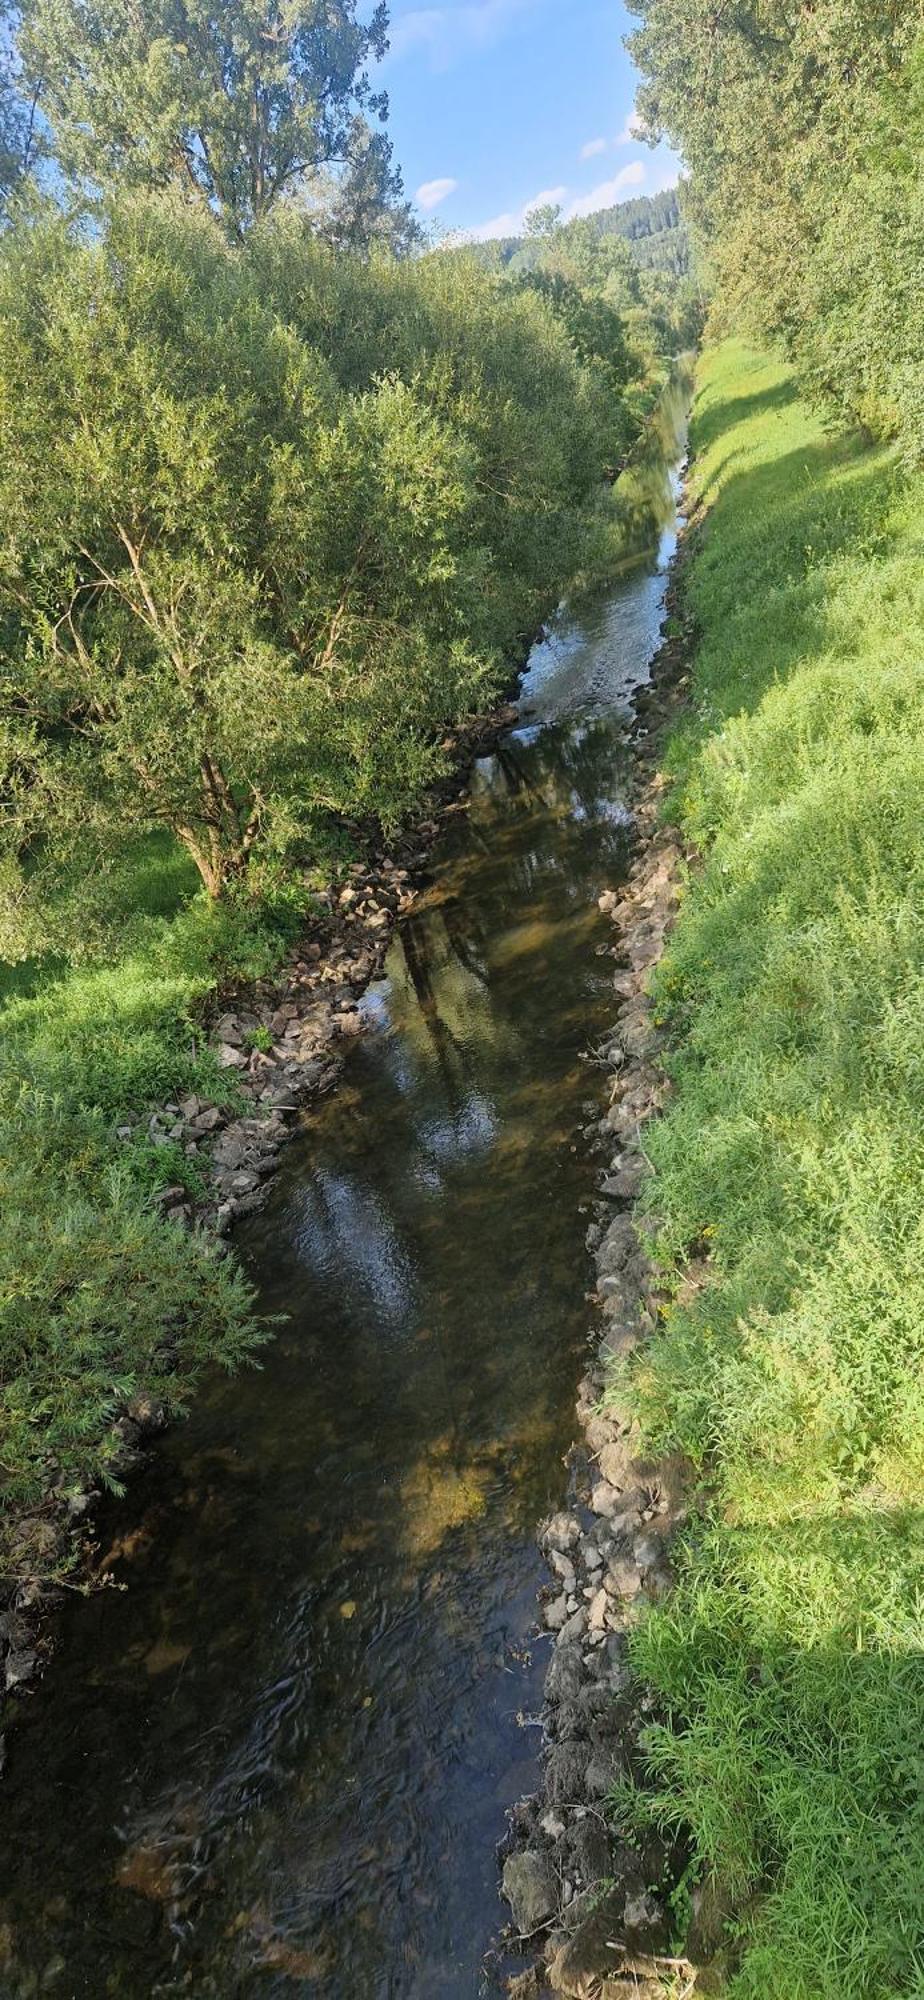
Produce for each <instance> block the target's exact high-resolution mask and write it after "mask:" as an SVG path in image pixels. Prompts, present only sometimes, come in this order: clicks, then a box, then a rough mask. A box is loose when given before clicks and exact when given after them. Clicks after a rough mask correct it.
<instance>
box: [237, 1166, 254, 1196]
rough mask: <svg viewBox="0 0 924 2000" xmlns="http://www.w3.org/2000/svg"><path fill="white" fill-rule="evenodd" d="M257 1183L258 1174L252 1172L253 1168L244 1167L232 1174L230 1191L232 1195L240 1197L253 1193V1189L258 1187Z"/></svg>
mask: <svg viewBox="0 0 924 2000" xmlns="http://www.w3.org/2000/svg"><path fill="white" fill-rule="evenodd" d="M259 1185H260V1176H259V1174H257V1173H254V1172H253V1170H252V1169H251V1168H249V1167H248V1168H246V1169H245V1171H244V1172H242V1173H239V1174H234V1175H233V1177H232V1180H231V1192H232V1194H233V1195H235V1196H237V1197H238V1199H240V1197H241V1196H242V1195H248V1194H253V1192H254V1190H255V1189H256V1188H258V1187H259Z"/></svg>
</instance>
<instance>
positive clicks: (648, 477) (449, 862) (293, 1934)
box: [0, 389, 684, 2000]
mask: <svg viewBox="0 0 924 2000" xmlns="http://www.w3.org/2000/svg"><path fill="white" fill-rule="evenodd" d="M683 409H684V405H683V397H682V395H681V393H680V391H679V389H678V390H676V391H674V392H669V393H668V395H667V396H666V397H665V399H664V403H663V406H662V413H661V414H662V424H661V431H662V433H663V437H662V443H663V451H662V450H660V449H659V450H658V451H657V452H656V453H655V454H654V456H653V460H652V463H651V464H649V465H648V467H647V468H646V469H645V472H644V476H643V477H641V478H639V479H638V480H637V481H636V482H635V498H636V499H637V501H638V502H639V512H640V513H641V501H642V499H643V498H644V499H645V501H646V502H647V500H648V499H649V498H651V497H653V498H654V500H655V503H656V508H657V516H658V518H657V527H656V528H654V527H651V528H650V529H649V532H648V534H647V536H646V537H645V545H644V549H643V550H642V551H641V552H639V553H638V555H637V556H636V557H635V559H634V560H633V561H632V563H631V564H629V565H627V568H626V570H625V573H624V575H623V577H622V579H621V581H620V582H619V584H618V585H617V586H616V587H615V588H613V589H612V590H610V591H609V592H608V593H607V594H606V595H605V596H603V597H601V598H599V599H597V600H595V601H594V602H593V603H592V604H591V605H590V606H585V607H583V608H582V609H581V611H580V613H579V614H576V615H572V616H568V617H562V618H561V619H560V620H559V622H558V623H557V625H556V627H555V629H554V630H553V631H552V632H551V633H550V635H549V636H548V637H547V638H546V639H544V640H543V641H542V642H541V643H540V644H539V645H537V647H536V648H535V649H534V651H533V653H532V655H531V659H530V663H529V668H528V672H527V675H526V678H525V680H524V682H523V685H522V689H521V695H520V702H519V720H518V724H517V726H516V727H515V728H514V729H513V730H512V731H511V732H510V733H509V735H507V736H506V737H505V738H504V740H503V741H502V743H501V744H500V746H499V748H498V750H497V752H496V754H495V755H493V756H492V757H490V758H488V759H485V760H483V761H482V762H480V763H479V764H478V765H477V766H476V768H475V770H474V772H473V774H472V778H471V782H470V785H469V788H468V792H467V795H466V802H465V809H462V810H458V811H456V812H455V813H453V814H452V815H451V816H450V817H449V819H448V821H447V825H446V830H445V832H444V833H443V835H442V836H441V839H440V843H439V846H438V849H437V852H436V855H435V858H434V865H433V874H432V881H431V885H430V887H429V888H428V889H427V890H426V891H425V892H424V894H423V895H422V896H421V898H420V901H419V903H418V904H417V906H416V908H415V912H414V914H413V916H412V917H411V919H410V920H409V921H407V922H406V923H405V925H404V927H403V929H402V930H401V932H400V934H399V936H398V937H397V939H396V941H395V942H394V944H393V946H392V948H391V952H390V956H389V959H388V963H387V967H386V976H385V978H384V979H383V980H382V981H381V982H380V983H378V984H377V985H376V986H375V987H374V988H373V989H371V990H370V992H369V993H368V994H367V996H366V999H365V1002H364V1007H365V1012H366V1014H367V1017H368V1033H367V1034H366V1035H365V1036H364V1037H363V1038H362V1039H361V1040H360V1041H358V1042H357V1043H356V1045H355V1046H353V1047H352V1048H351V1049H350V1052H349V1056H348V1059H347V1063H346V1068H345V1071H344V1075H343V1078H342V1080H341V1082H340V1084H339V1086H338V1088H337V1090H336V1091H335V1092H334V1093H333V1094H332V1095H331V1096H330V1097H329V1098H327V1099H325V1100H323V1101H321V1102H319V1103H318V1104H317V1105H315V1106H314V1107H313V1108H311V1109H310V1110H309V1111H308V1112H307V1113H306V1115H305V1116H304V1118H303V1121H302V1124H301V1127H300V1131H299V1134H298V1136H297V1138H296V1139H295V1140H294V1141H293V1143H292V1144H291V1146H290V1147H289V1149H288V1151H287V1153H286V1155H285V1161H284V1165H283V1168H282V1171H281V1172H280V1174H279V1176H278V1177H277V1180H276V1182H275V1184H274V1188H273V1193H272V1195H271V1198H270V1202H269V1205H268V1206H267V1208H266V1209H265V1210H264V1212H263V1213H262V1215H261V1216H260V1217H259V1218H258V1219H256V1220H255V1221H254V1222H253V1223H251V1224H250V1225H248V1226H247V1228H246V1229H243V1230H242V1231H241V1232H240V1236H239V1246H240V1248H241V1250H242V1252H243V1254H244V1256H245V1257H246V1259H247V1262H248V1264H249V1266H250V1268H251V1270H252V1271H253V1273H254V1275H255V1277H256V1279H257V1281H258V1283H259V1287H260V1293H261V1298H262V1303H263V1305H264V1306H265V1308H266V1309H267V1310H268V1311H270V1312H273V1313H280V1314H284V1315H285V1319H284V1321H283V1323H282V1325H281V1328H280V1331H279V1333H278V1335H277V1337H276V1339H275V1340H274V1341H273V1343H272V1345H271V1346H269V1347H268V1348H267V1349H266V1350H265V1351H264V1354H263V1356H262V1366H261V1368H260V1370H259V1371H249V1372H247V1373H245V1374H244V1375H242V1376H239V1377H237V1378H236V1379H234V1380H232V1381H228V1380H225V1379H220V1380H215V1381H212V1382H210V1383H209V1384H208V1385H206V1387H205V1389H204V1390H203V1392H202V1394H201V1395H200V1397H199V1399H198V1400H197V1402H196V1405H195V1409H194V1412H193V1414H192V1416H191V1417H190V1419H189V1421H188V1422H187V1423H185V1424H183V1425H180V1426H178V1427H176V1428H175V1429H174V1430H172V1431H171V1432H170V1433H168V1434H167V1435H166V1436H165V1437H164V1438H163V1439H161V1440H160V1441H159V1442H158V1444H157V1445H156V1446H155V1448H154V1450H153V1451H152V1452H151V1454H150V1457H149V1459H148V1461H147V1463H146V1466H145V1468H144V1470H143V1471H142V1472H141V1474H140V1475H139V1476H138V1477H136V1478H135V1480H134V1481H133V1484H132V1489H131V1493H130V1495H129V1497H128V1499H127V1500H126V1501H124V1502H123V1503H121V1504H120V1505H119V1506H118V1507H115V1506H113V1507H111V1508H110V1509H109V1510H108V1511H107V1514H106V1518H105V1522H104V1528H105V1533H106V1536H107V1539H108V1540H109V1541H111V1543H112V1549H111V1574H112V1578H113V1582H114V1585H115V1586H116V1587H114V1588H112V1589H109V1590H105V1591H103V1592H101V1593H99V1594H97V1595H96V1596H94V1597H92V1598H90V1599H89V1600H83V1599H80V1598H74V1599H73V1601H72V1603H71V1605H70V1608H69V1610H68V1612H67V1615H66V1618H65V1621H64V1631H63V1639H62V1647H61V1650H60V1652H59V1654H58V1656H57V1658H56V1660H55V1662H54V1663H53V1665H52V1667H51V1669H50V1671H49V1672H48V1674H47V1675H46V1678H45V1680H44V1683H43V1684H42V1686H41V1687H40V1689H39V1690H38V1691H37V1692H36V1693H35V1694H33V1695H32V1696H31V1697H30V1698H28V1699H27V1700H25V1701H24V1702H23V1703H22V1704H20V1706H19V1708H18V1711H17V1713H16V1716H15V1719H14V1721H13V1724H12V1726H11V1727H10V1729H9V1731H8V1737H7V1753H8V1772H7V1776H6V1778H5V1780H4V1786H3V1793H2V1805H3V1818H4V1836H3V1861H2V1864H0V1993H2V1994H3V1996H4V2000H27V1996H32V1995H39V1994H41V1995H44V1994H51V1995H54V1996H59V2000H70V1996H78V1995H79V1996H81V2000H83V1996H92V2000H109V1996H115V2000H148V1996H161V1995H163V1996H166V1995H191V1996H195V2000H205V1996H214V1997H215V2000H264V1996H265V2000H276V1996H278V2000H284V1996H290V1995H293V1994H296V1993H297V1994H300V1995H305V1996H315V1995H317V1996H321V1995H323V1996H324V2000H437V1996H438V2000H474V1996H476V1995H478V1994H480V1993H487V1992H490V1991H494V1990H495V1988H494V1986H493V1985H492V1983H491V1982H492V1979H493V1978H494V1976H495V1974H496V1971H497V1961H496V1960H495V1959H494V1958H493V1957H492V1956H491V1952H492V1941H493V1940H494V1939H495V1938H496V1936H497V1934H498V1932H499V1930H500V1928H501V1927H502V1924H503V1922H504V1920H505V1916H506V1912H505V1911H504V1910H503V1908H502V1906H501V1904H500V1902H499V1899H498V1888H497V1867H496V1859H495V1850H496V1846H497V1843H498V1841H499V1840H500V1838H501V1837H502V1835H503V1832H504V1826H505V1813H506V1810H507V1808H508V1807H509V1806H510V1805H511V1804H512V1803H513V1802H514V1800H515V1799H516V1798H517V1797H519V1796H520V1795H521V1794H522V1793H523V1792H524V1791H527V1790H529V1789H531V1788H532V1786H533V1784H534V1779H535V1772H536V1768H537V1766H536V1758H537V1754H538V1751H539V1748H540V1731H539V1729H538V1728H537V1726H536V1723H535V1720H534V1719H533V1718H534V1717H535V1715H536V1714H537V1712H538V1710H539V1707H540V1701H541V1686H542V1679H543V1675H544V1672H545V1668H546V1666H547V1662H548V1640H547V1638H545V1637H543V1636H538V1637H537V1632H536V1603H535V1599H536V1591H537V1589H538V1587H539V1585H540V1584H541V1583H542V1582H543V1581H544V1569H543V1565H542V1563H541V1561H540V1557H539V1554H538V1551H537V1548H536V1545H535V1529H536V1524H537V1521H538V1520H539V1518H540V1517H541V1516H542V1515H543V1514H544V1513H546V1512H547V1511H548V1510H549V1509H550V1508H552V1507H555V1506H556V1505H559V1504H560V1503H561V1501H562V1499H563V1496H564V1492H565V1486H566V1473H565V1470H564V1467H563V1463H562V1461H563V1457H564V1455H565V1453H566V1452H567V1449H568V1446H569V1443H570V1441H571V1438H572V1434H573V1424H574V1416H573V1405H574V1394H575V1389H576V1386H577V1381H578V1378H579V1375H580V1372H581V1364H582V1359H583V1356H584V1353H585V1344H586V1340H587V1336H588V1331H589V1324H590V1308H589V1306H588V1303H587V1297H586V1294H587V1290H588V1287H589V1285H590V1283H591V1276H592V1274H591V1267H590V1261H589V1259H588V1258H587V1257H586V1256H585V1253H584V1249H583V1240H584V1233H585V1229H586V1210H587V1207H588V1204H589V1203H590V1202H591V1201H592V1199H593V1195H594V1190H595V1185H596V1182H597V1180H598V1178H599V1171H600V1169H599V1162H598V1161H597V1160H595V1158H594V1154H593V1150H592V1147H591V1146H590V1145H589V1144H588V1143H587V1141H586V1139H584V1138H583V1137H582V1127H583V1126H585V1125H586V1124H588V1122H589V1121H590V1120H592V1119H593V1118H594V1117H595V1116H598V1115H599V1111H600V1108H601V1101H602V1096H603V1082H602V1077H601V1073H600V1071H599V1070H598V1069H596V1068H595V1067H594V1066H593V1064H592V1063H589V1062H588V1061H587V1055H588V1053H589V1052H591V1051H592V1050H593V1049H594V1047H595V1045H596V1043H597V1042H598V1041H599V1040H600V1039H601V1038H602V1036H603V1033H604V1031H605V1029H606V1028H607V1026H608V1025H609V1023H610V1021H611V1018H612V1011H613V998H612V964H611V960H610V959H609V957H608V956H607V955H606V946H607V944H608V941H609V936H610V926H609V925H608V924H607V923H606V922H605V921H604V920H603V919H602V918H601V917H600V916H599V915H598V913H597V909H596V900H597V897H598V895H599V894H600V892H601V890H602V889H604V888H608V887H611V886H612V885H613V884H614V882H618V880H619V879H620V877H621V875H622V873H623V871H624V867H625V858H626V843H627V830H628V814H627V808H626V785H627V776H626V755H625V740H626V732H627V728H628V724H629V720H630V715H631V697H632V693H633V690H634V689H635V688H636V687H637V686H638V685H639V683H640V682H642V681H644V680H645V679H646V678H647V669H648V665H649V662H650V660H651V657H652V654H653V652H654V650H655V647H656V643H657V635H658V631H659V627H660V623H661V618H662V615H663V601H664V589H665V569H666V565H667V563H668V561H669V559H670V556H671V554H672V552H673V546H674V539H675V527H676V521H675V516H676V504H677V464H678V461H679V458H680V455H681V452H682V449H683ZM626 496H627V501H628V502H630V503H631V501H632V499H633V488H632V483H631V482H627V486H626Z"/></svg>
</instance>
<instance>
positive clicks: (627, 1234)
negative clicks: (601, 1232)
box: [597, 1215, 638, 1275]
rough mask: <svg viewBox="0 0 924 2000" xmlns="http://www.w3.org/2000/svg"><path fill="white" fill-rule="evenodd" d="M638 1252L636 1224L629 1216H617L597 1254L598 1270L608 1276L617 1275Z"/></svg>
mask: <svg viewBox="0 0 924 2000" xmlns="http://www.w3.org/2000/svg"><path fill="white" fill-rule="evenodd" d="M637 1250H638V1237H637V1235H636V1233H635V1225H634V1223H632V1222H630V1221H629V1218H628V1216H624V1215H617V1216H616V1218H615V1221H613V1222H611V1223H610V1226H609V1228H608V1230H607V1232H606V1235H605V1237H604V1238H603V1242H602V1243H601V1245H600V1249H599V1251H598V1254H597V1268H598V1270H600V1271H602V1272H604V1273H606V1274H607V1275H615V1274H616V1273H617V1272H619V1271H622V1270H624V1269H625V1267H626V1265H627V1264H628V1262H629V1258H630V1257H633V1256H635V1254H636V1252H637Z"/></svg>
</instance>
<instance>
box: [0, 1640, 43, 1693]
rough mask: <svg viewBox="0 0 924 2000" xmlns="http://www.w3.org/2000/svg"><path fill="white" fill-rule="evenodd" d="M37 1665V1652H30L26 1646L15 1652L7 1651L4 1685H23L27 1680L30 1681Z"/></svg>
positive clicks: (12, 1686)
mask: <svg viewBox="0 0 924 2000" xmlns="http://www.w3.org/2000/svg"><path fill="white" fill-rule="evenodd" d="M37 1666H38V1654H37V1653H33V1652H30V1651H29V1650H28V1648H25V1647H24V1648H23V1649H22V1651H20V1652H16V1653H8V1654H7V1656H6V1666H5V1668H4V1681H5V1684H6V1686H7V1687H8V1688H14V1687H24V1686H25V1684H26V1682H27V1681H31V1679H32V1676H33V1674H34V1673H35V1669H36V1667H37Z"/></svg>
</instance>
